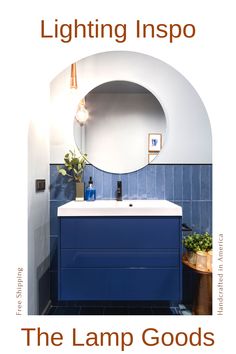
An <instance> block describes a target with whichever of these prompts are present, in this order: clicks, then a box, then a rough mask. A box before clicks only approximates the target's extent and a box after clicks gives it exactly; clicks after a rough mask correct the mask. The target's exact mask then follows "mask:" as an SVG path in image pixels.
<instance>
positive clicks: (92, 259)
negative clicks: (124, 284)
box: [61, 249, 179, 268]
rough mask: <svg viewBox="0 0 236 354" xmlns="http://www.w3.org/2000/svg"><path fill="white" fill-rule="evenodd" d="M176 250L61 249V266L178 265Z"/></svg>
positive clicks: (126, 266)
mask: <svg viewBox="0 0 236 354" xmlns="http://www.w3.org/2000/svg"><path fill="white" fill-rule="evenodd" d="M178 266H179V252H178V250H168V251H167V250H166V251H165V250H163V251H157V250H156V251H155V250H150V251H148V250H147V251H146V252H143V251H140V250H133V251H132V250H127V251H126V250H117V251H115V250H87V251H86V250H83V251H81V250H72V249H63V250H62V251H61V268H96V267H98V268H109V267H110V268H159V267H178Z"/></svg>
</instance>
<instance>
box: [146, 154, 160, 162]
mask: <svg viewBox="0 0 236 354" xmlns="http://www.w3.org/2000/svg"><path fill="white" fill-rule="evenodd" d="M157 155H158V154H148V163H152V162H153V160H155V158H156V157H157Z"/></svg>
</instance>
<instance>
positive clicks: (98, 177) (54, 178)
mask: <svg viewBox="0 0 236 354" xmlns="http://www.w3.org/2000/svg"><path fill="white" fill-rule="evenodd" d="M89 176H92V177H93V180H94V183H95V186H96V193H97V199H115V191H116V182H117V180H119V179H120V180H122V194H123V199H167V200H169V201H173V202H174V203H176V204H178V205H180V206H181V207H182V208H183V223H186V224H187V225H189V226H191V227H192V228H193V231H194V232H205V231H208V232H209V233H211V232H212V165H210V164H209V165H181V164H178V165H177V164H176V165H174V164H172V165H171V164H168V165H148V166H146V167H144V168H143V169H141V170H139V171H136V172H132V173H127V174H122V175H119V174H112V173H107V172H103V171H101V170H99V169H97V168H95V167H93V166H92V165H87V166H86V168H85V172H84V180H85V182H87V181H88V179H89ZM74 198H75V186H74V184H73V182H70V183H68V180H67V179H66V178H65V177H62V176H61V175H58V172H57V168H56V165H54V164H52V165H50V234H51V246H52V249H51V278H52V279H55V278H56V274H55V272H56V266H55V264H56V261H57V260H56V248H57V238H58V234H59V222H58V218H57V208H58V206H60V205H62V204H64V203H66V202H68V201H70V200H73V199H74ZM53 293H55V292H53ZM53 297H54V296H53Z"/></svg>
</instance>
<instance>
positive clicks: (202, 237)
mask: <svg viewBox="0 0 236 354" xmlns="http://www.w3.org/2000/svg"><path fill="white" fill-rule="evenodd" d="M183 245H184V247H185V248H186V250H187V254H186V255H187V259H188V261H189V263H192V264H194V265H195V264H196V261H197V252H205V253H206V255H207V252H208V251H210V250H211V249H212V236H211V235H210V234H209V233H208V232H205V233H204V234H199V233H194V234H191V235H188V236H186V237H184V239H183ZM201 255H205V254H201Z"/></svg>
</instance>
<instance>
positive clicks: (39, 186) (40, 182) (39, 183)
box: [35, 179, 46, 192]
mask: <svg viewBox="0 0 236 354" xmlns="http://www.w3.org/2000/svg"><path fill="white" fill-rule="evenodd" d="M45 186H46V180H45V179H36V180H35V188H36V192H42V191H44V190H45Z"/></svg>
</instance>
